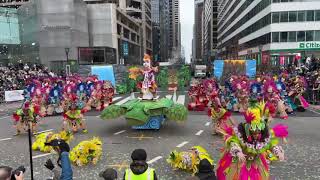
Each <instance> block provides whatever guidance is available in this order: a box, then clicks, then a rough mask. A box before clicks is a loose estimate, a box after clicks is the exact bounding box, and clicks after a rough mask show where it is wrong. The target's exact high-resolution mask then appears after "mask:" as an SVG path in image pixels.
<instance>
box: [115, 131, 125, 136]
mask: <svg viewBox="0 0 320 180" xmlns="http://www.w3.org/2000/svg"><path fill="white" fill-rule="evenodd" d="M124 132H126V130H122V131H119V132H116V133H114V134H113V135H118V134H121V133H124Z"/></svg>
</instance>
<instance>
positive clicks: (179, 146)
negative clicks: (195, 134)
mask: <svg viewBox="0 0 320 180" xmlns="http://www.w3.org/2000/svg"><path fill="white" fill-rule="evenodd" d="M188 143H189V142H188V141H184V142H182V143H181V144H179V145H177V146H176V147H178V148H181V147H183V146H184V145H186V144H188Z"/></svg>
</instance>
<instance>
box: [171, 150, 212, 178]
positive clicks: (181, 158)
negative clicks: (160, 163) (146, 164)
mask: <svg viewBox="0 0 320 180" xmlns="http://www.w3.org/2000/svg"><path fill="white" fill-rule="evenodd" d="M202 159H207V160H208V161H209V162H210V164H211V165H212V166H213V159H212V158H211V157H210V155H209V154H208V152H207V150H205V149H204V148H203V147H201V146H193V147H192V148H191V149H190V150H189V151H183V152H177V151H172V152H171V153H170V156H169V158H168V159H167V162H168V163H169V164H170V166H171V167H172V168H174V169H175V170H176V169H182V170H185V171H187V172H190V173H192V174H195V173H197V172H198V166H199V163H200V161H201V160H202Z"/></svg>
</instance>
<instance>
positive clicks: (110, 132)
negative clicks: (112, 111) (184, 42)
mask: <svg viewBox="0 0 320 180" xmlns="http://www.w3.org/2000/svg"><path fill="white" fill-rule="evenodd" d="M184 94H185V93H184V92H181V93H178V94H177V101H178V102H179V103H182V104H186V103H187V101H188V99H187V98H186V97H185V95H184ZM166 95H168V94H166V93H165V92H163V93H160V96H161V97H165V96H166ZM127 97H128V96H121V97H119V98H117V100H116V103H120V104H121V103H122V102H123V101H122V100H124V99H126V98H127ZM9 112H10V111H9V110H8V111H7V112H6V114H9ZM98 115H99V113H97V112H89V113H87V114H86V120H87V123H88V127H89V133H88V134H81V133H79V134H76V135H75V138H74V140H73V141H72V142H71V147H74V146H75V145H76V144H78V143H79V142H80V141H82V140H86V139H88V138H91V137H93V136H99V137H101V138H102V140H103V143H104V144H103V155H102V159H101V160H100V161H99V163H98V164H97V165H96V166H87V167H80V168H79V167H73V168H74V177H75V178H74V179H81V180H94V179H99V177H98V174H99V172H101V171H102V170H104V169H105V168H107V167H114V168H116V169H117V170H118V172H119V174H120V176H122V174H123V172H124V170H125V167H126V166H127V165H128V164H129V163H130V154H131V152H132V150H134V149H135V148H144V149H146V150H147V152H148V160H152V161H153V162H152V163H151V164H150V166H151V167H154V168H155V169H156V171H157V174H158V175H159V177H160V179H161V180H183V179H185V177H187V176H188V175H189V174H188V173H185V172H182V171H173V170H172V169H171V168H170V167H169V166H168V164H167V163H166V158H167V157H168V154H169V153H170V151H171V150H174V149H176V150H179V151H180V150H187V149H188V148H190V147H191V146H194V145H201V146H203V147H205V148H206V149H207V150H208V151H209V153H210V154H211V155H212V156H213V158H214V160H215V162H217V161H218V160H219V157H220V153H219V150H220V149H221V148H222V147H223V141H222V138H221V137H219V136H212V135H211V125H210V123H211V122H210V119H209V118H208V117H207V116H206V115H205V113H204V112H191V113H189V117H188V121H187V122H186V123H183V124H177V123H172V122H168V123H166V124H165V125H164V126H163V127H162V129H160V130H159V131H136V130H132V129H131V128H130V127H128V126H127V125H126V121H125V120H124V119H116V120H113V121H102V120H101V119H99V118H98V117H97V116H98ZM235 118H236V119H237V120H239V121H241V120H242V117H241V116H239V115H237V114H235ZM61 121H62V118H61V117H47V118H45V119H44V120H43V121H42V123H41V125H40V130H54V131H58V130H59V129H60V128H61ZM276 121H277V122H282V123H284V124H288V125H289V133H290V134H289V139H288V144H286V145H284V149H285V151H286V161H285V162H280V163H274V164H272V166H271V174H272V176H273V177H275V178H276V179H281V180H292V179H320V163H319V160H320V154H319V149H320V143H318V140H319V139H320V131H319V127H320V114H316V113H313V112H310V111H308V112H304V113H298V114H297V115H296V116H293V117H290V118H289V120H286V121H284V120H276ZM14 132H15V131H14V129H13V128H12V124H11V121H10V117H7V115H5V114H4V115H0V146H1V149H0V157H1V158H0V165H9V166H14V167H16V166H19V165H21V164H23V165H26V167H27V168H28V169H29V166H28V162H29V159H28V158H29V157H28V141H27V136H26V135H23V136H19V137H13V136H12V134H14ZM177 146H178V147H177ZM43 155H44V154H43V153H40V152H34V154H33V157H34V166H35V179H36V180H43V179H46V178H48V177H51V173H50V172H49V171H48V170H47V169H46V168H44V166H43V164H44V163H45V161H46V159H47V158H52V159H55V158H56V155H45V156H43ZM28 172H29V171H28ZM28 177H29V174H28ZM28 177H27V179H28ZM29 179H30V178H29Z"/></svg>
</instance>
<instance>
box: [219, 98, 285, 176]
mask: <svg viewBox="0 0 320 180" xmlns="http://www.w3.org/2000/svg"><path fill="white" fill-rule="evenodd" d="M244 116H245V120H246V122H245V123H240V124H239V125H238V127H235V128H230V127H229V128H226V129H225V141H226V143H225V144H226V147H225V149H224V152H223V156H222V158H221V159H220V161H219V164H218V169H217V177H218V179H219V180H228V179H239V180H248V179H261V180H268V179H269V178H270V175H269V174H270V173H269V165H268V159H271V158H272V156H276V157H277V158H278V160H280V161H283V160H284V151H283V149H282V148H281V146H279V138H285V137H287V136H288V131H287V128H288V127H287V126H284V125H281V124H278V125H276V126H274V128H272V129H269V127H268V119H265V117H268V116H269V115H268V109H267V107H265V104H263V103H260V104H258V105H256V106H255V107H250V108H249V109H248V111H247V112H246V113H245V115H244Z"/></svg>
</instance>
